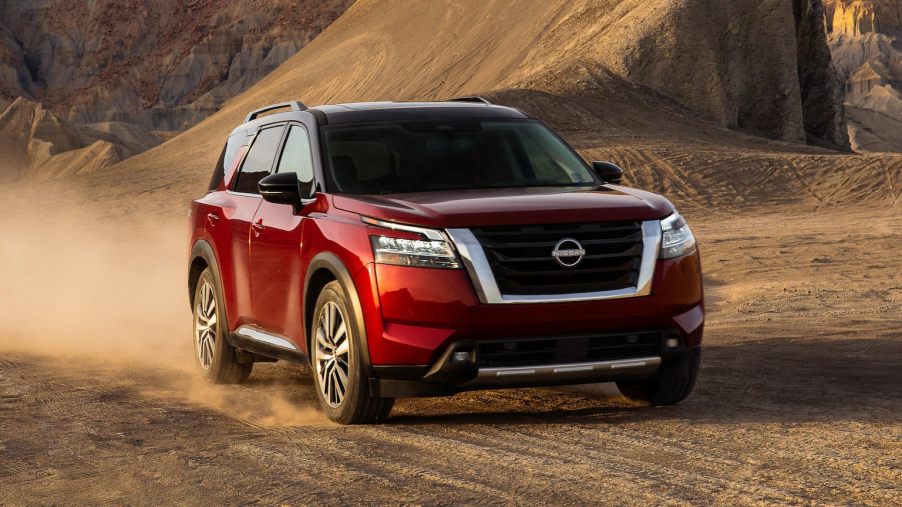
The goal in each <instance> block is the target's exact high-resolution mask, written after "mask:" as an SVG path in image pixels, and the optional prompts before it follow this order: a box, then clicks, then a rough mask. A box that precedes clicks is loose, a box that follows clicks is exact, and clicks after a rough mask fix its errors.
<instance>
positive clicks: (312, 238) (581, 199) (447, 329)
mask: <svg viewBox="0 0 902 507" xmlns="http://www.w3.org/2000/svg"><path fill="white" fill-rule="evenodd" d="M672 211H673V208H672V206H671V205H670V204H669V203H668V202H667V201H666V199H664V198H662V197H660V196H656V195H654V194H650V193H647V192H642V191H637V190H632V189H625V188H621V187H612V189H609V190H596V191H585V190H580V191H572V190H571V191H563V190H561V191H554V192H552V193H548V191H547V189H546V191H544V192H535V191H533V190H523V189H520V190H469V191H457V192H434V193H422V194H405V195H393V196H391V197H390V198H389V197H379V196H365V197H364V196H361V197H359V198H352V197H350V196H342V195H335V196H330V195H328V194H317V200H316V202H314V203H313V204H310V205H308V206H306V207H304V208H303V209H302V210H301V212H300V213H299V214H297V215H295V214H294V213H293V211H292V208H291V206H288V205H281V204H272V203H267V202H263V201H262V199H261V198H260V197H258V196H249V195H244V194H235V193H231V192H226V191H222V190H217V191H213V192H211V193H209V194H207V195H206V196H204V197H203V198H201V199H198V200H196V201H194V203H193V206H192V211H191V231H192V239H191V244H192V245H193V244H194V243H195V242H196V241H199V240H205V241H207V242H208V243H210V245H211V246H212V248H213V251H214V254H215V255H216V258H217V262H218V264H219V268H220V271H221V273H220V277H221V280H222V285H223V292H224V299H225V305H226V310H227V314H228V325H229V328H230V329H232V330H234V329H236V328H237V327H238V326H240V325H243V324H252V325H256V326H259V327H261V328H263V329H266V330H268V331H271V332H273V333H277V334H280V335H283V336H285V337H287V338H288V339H290V340H292V341H293V342H295V343H296V344H297V346H298V347H299V348H300V349H301V350H304V351H306V349H307V343H306V338H307V337H306V335H307V333H306V332H305V325H307V324H306V323H305V322H304V305H305V294H304V284H305V280H306V279H307V275H308V273H307V267H308V265H309V264H310V262H311V260H312V259H313V258H314V257H315V256H316V255H317V254H320V253H322V252H329V253H331V254H333V255H335V256H336V257H338V258H339V259H340V261H341V262H342V263H343V265H344V267H345V268H346V269H347V271H348V273H349V274H350V275H351V278H352V280H353V284H354V287H355V289H356V291H357V298H358V299H359V303H360V308H361V310H362V312H363V318H364V322H365V326H366V333H367V337H368V345H369V354H370V361H371V363H372V364H373V365H426V364H430V363H431V362H433V361H435V360H436V358H437V356H438V355H439V354H440V353H441V351H442V348H443V347H444V346H445V345H446V344H448V343H449V342H450V341H452V340H457V339H472V340H479V339H492V338H502V337H533V336H545V335H566V334H571V333H572V334H579V333H586V332H614V331H628V332H629V331H636V330H648V329H664V328H667V329H678V330H679V331H680V334H681V336H682V337H683V340H684V343H685V345H686V346H696V345H699V344H700V342H701V335H702V328H703V320H704V307H703V294H702V277H701V268H700V262H699V255H698V252H697V251H696V252H694V253H692V254H690V255H687V256H684V257H681V258H677V259H672V260H659V261H658V263H657V267H656V270H655V274H654V280H653V284H652V291H651V294H650V295H648V296H641V297H634V298H624V299H611V300H602V301H586V302H567V303H542V304H483V303H480V302H479V299H478V297H477V295H476V293H475V291H474V288H473V284H472V282H471V281H470V279H469V276H468V274H467V272H466V271H465V270H463V269H432V268H416V267H404V266H392V265H384V264H375V263H374V260H373V253H372V246H371V244H370V239H369V236H370V234H376V233H379V234H388V235H395V236H399V237H409V236H410V233H405V232H401V231H389V230H386V229H382V228H376V227H373V226H370V225H367V224H364V223H362V222H361V220H360V218H361V216H362V215H363V216H369V217H374V218H378V219H382V220H390V221H397V222H403V223H410V224H416V225H421V226H430V227H436V228H446V227H471V226H484V225H500V224H524V223H564V222H580V221H604V220H637V219H657V218H662V217H665V216H667V215H668V214H670V213H672ZM211 214H212V215H216V216H219V217H220V218H218V219H209V218H207V217H208V215H211ZM251 223H255V224H258V225H261V226H262V228H261V227H256V228H254V227H251ZM313 297H315V295H314V296H313Z"/></svg>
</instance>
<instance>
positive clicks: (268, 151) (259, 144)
mask: <svg viewBox="0 0 902 507" xmlns="http://www.w3.org/2000/svg"><path fill="white" fill-rule="evenodd" d="M281 139H282V126H281V125H279V126H278V127H270V128H267V129H263V130H261V131H260V132H259V133H257V137H256V139H254V144H252V145H251V148H250V150H249V151H248V152H247V156H245V157H244V163H243V164H242V165H241V169H240V171H239V172H238V181H237V182H235V189H234V190H235V191H236V192H243V193H245V194H258V193H259V191H258V190H257V183H259V182H260V180H262V179H263V178H265V177H266V176H268V175H269V171H270V169H272V163H273V160H274V159H275V158H276V150H278V149H279V141H280V140H281Z"/></svg>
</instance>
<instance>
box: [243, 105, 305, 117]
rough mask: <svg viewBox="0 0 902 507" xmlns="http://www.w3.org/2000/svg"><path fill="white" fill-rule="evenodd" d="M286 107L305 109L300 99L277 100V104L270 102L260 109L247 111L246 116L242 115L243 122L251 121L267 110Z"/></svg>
mask: <svg viewBox="0 0 902 507" xmlns="http://www.w3.org/2000/svg"><path fill="white" fill-rule="evenodd" d="M286 107H290V108H291V110H292V111H303V110H305V109H307V106H305V105H304V103H303V102H301V101H300V100H291V101H288V102H279V103H278V104H270V105H268V106H266V107H261V108H260V109H254V110H253V111H251V112H249V113H247V116H245V117H244V123H247V122H249V121H253V120H255V119H257V117H258V116H260V115H261V114H262V113H266V112H268V111H273V110H276V109H283V108H286Z"/></svg>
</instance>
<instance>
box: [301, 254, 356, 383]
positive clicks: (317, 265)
mask: <svg viewBox="0 0 902 507" xmlns="http://www.w3.org/2000/svg"><path fill="white" fill-rule="evenodd" d="M320 269H325V270H327V271H329V272H331V273H332V275H333V276H334V277H335V279H336V280H338V284H339V285H341V288H342V290H344V293H345V296H346V297H347V298H348V302H349V303H350V305H351V308H350V310H351V312H352V313H353V315H352V316H351V318H352V319H354V322H355V323H356V324H357V329H358V334H359V340H357V341H358V343H357V346H358V347H360V352H361V354H360V360H361V363H362V365H363V369H364V371H365V372H366V374H367V375H369V374H371V372H372V366H371V362H370V348H369V340H368V339H367V334H366V322H365V321H364V319H363V307H362V306H361V304H360V296H359V294H358V293H357V287H356V286H355V285H354V279H353V278H352V277H351V273H350V272H349V271H348V268H347V267H345V265H344V263H343V262H342V261H341V259H340V258H339V257H338V256H337V255H335V254H333V253H332V252H321V253H319V254H317V255H316V256H314V257H313V259H311V260H310V263H309V264H308V265H307V274H306V276H305V278H304V297H303V298H302V301H303V312H304V313H303V317H304V319H303V322H304V332H305V334H307V335H308V336H307V337H306V338H307V341H308V348H309V342H310V338H311V337H310V336H309V334H310V330H309V327H310V326H309V323H308V322H307V311H306V309H307V292H308V289H309V286H310V279H311V278H312V276H313V274H314V273H316V272H317V271H319V270H320ZM307 355H308V356H309V357H313V354H311V353H309V351H308V354H307Z"/></svg>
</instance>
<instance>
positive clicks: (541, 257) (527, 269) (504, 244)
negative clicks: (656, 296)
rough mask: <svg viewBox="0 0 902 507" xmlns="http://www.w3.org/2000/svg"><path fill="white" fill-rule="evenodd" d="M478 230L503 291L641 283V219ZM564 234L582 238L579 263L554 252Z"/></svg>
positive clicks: (583, 288) (606, 287)
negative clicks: (572, 263)
mask: <svg viewBox="0 0 902 507" xmlns="http://www.w3.org/2000/svg"><path fill="white" fill-rule="evenodd" d="M472 231H473V234H474V235H475V236H476V238H477V239H478V240H479V242H480V243H481V244H482V248H483V250H484V251H485V253H486V258H487V259H488V261H489V265H490V266H491V268H492V273H493V274H494V275H495V280H496V281H497V283H498V288H499V289H500V290H501V293H502V294H510V295H524V294H536V295H549V294H574V293H580V292H598V291H607V290H617V289H625V288H628V287H635V286H636V283H637V280H638V278H639V267H640V265H641V263H642V222H639V221H629V222H602V223H588V224H545V225H520V226H505V227H482V228H475V229H473V230H472ZM564 238H572V239H575V240H577V241H578V242H579V243H580V244H581V245H582V247H583V249H584V250H585V251H586V253H585V255H584V256H583V258H582V260H581V261H580V262H579V263H578V264H576V265H575V266H573V267H565V266H562V265H561V264H559V263H558V262H557V261H556V260H555V259H554V257H553V256H552V255H551V252H552V251H553V250H554V248H555V245H557V243H558V242H559V241H560V240H562V239H564ZM562 248H563V247H562ZM568 263H569V260H568Z"/></svg>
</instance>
